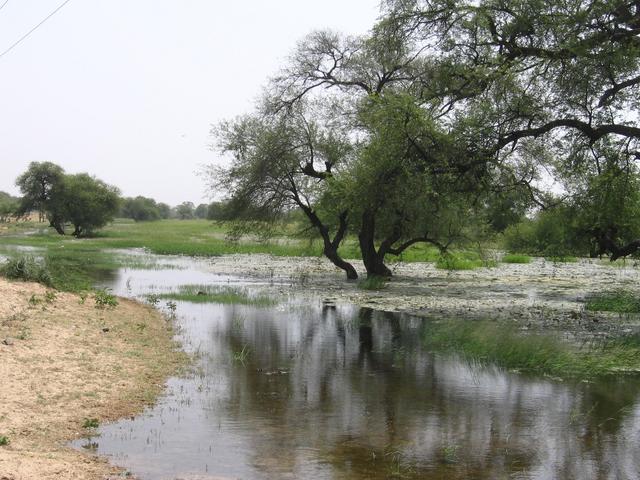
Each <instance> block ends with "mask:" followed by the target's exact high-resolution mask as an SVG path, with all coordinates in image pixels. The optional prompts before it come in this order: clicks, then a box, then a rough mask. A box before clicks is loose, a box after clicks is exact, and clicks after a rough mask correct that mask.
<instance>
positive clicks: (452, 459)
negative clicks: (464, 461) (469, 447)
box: [442, 443, 459, 464]
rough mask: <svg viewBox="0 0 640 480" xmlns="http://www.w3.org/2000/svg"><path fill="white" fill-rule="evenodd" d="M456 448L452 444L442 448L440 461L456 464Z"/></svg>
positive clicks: (456, 446)
mask: <svg viewBox="0 0 640 480" xmlns="http://www.w3.org/2000/svg"><path fill="white" fill-rule="evenodd" d="M458 448H459V447H458V445H456V444H454V443H451V444H449V445H445V446H444V447H442V461H443V462H444V463H448V464H454V463H458V461H459V459H458Z"/></svg>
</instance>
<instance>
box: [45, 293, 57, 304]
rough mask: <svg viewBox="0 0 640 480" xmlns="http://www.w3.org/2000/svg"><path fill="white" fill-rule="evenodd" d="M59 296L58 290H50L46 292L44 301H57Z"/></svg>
mask: <svg viewBox="0 0 640 480" xmlns="http://www.w3.org/2000/svg"><path fill="white" fill-rule="evenodd" d="M57 296H58V295H57V294H56V292H54V291H53V290H49V291H48V292H46V293H45V294H44V301H45V302H47V303H53V302H55V300H56V297H57Z"/></svg>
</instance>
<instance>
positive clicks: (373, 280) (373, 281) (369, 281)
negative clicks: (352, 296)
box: [358, 275, 387, 290]
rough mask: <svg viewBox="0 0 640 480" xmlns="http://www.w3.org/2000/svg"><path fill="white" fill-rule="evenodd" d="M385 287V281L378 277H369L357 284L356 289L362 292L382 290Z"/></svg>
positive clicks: (383, 278)
mask: <svg viewBox="0 0 640 480" xmlns="http://www.w3.org/2000/svg"><path fill="white" fill-rule="evenodd" d="M386 286H387V279H386V278H385V277H381V276H379V275H371V276H368V277H366V278H364V279H362V280H360V281H359V282H358V288H360V289H362V290H382V289H383V288H385V287H386Z"/></svg>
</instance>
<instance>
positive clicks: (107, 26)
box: [0, 0, 379, 205]
mask: <svg viewBox="0 0 640 480" xmlns="http://www.w3.org/2000/svg"><path fill="white" fill-rule="evenodd" d="M62 1H63V0H8V2H7V3H6V5H5V6H4V7H3V8H2V9H1V10H0V52H2V51H4V50H5V49H6V48H8V47H9V46H11V45H12V44H13V43H14V42H15V41H16V40H18V39H19V38H20V37H21V36H22V35H24V34H25V33H26V32H28V31H29V30H30V29H31V28H33V27H34V26H35V25H37V24H38V23H39V22H40V21H41V20H42V19H44V18H45V17H46V16H47V15H48V14H49V13H51V12H52V11H53V10H55V8H56V7H58V6H59V5H60V4H61V3H62ZM3 3H4V0H0V5H2V4H3ZM378 5H379V0H323V1H315V0H314V1H311V0H270V1H266V0H262V1H259V0H240V1H235V2H233V1H215V0H209V1H205V0H173V1H165V0H71V1H70V2H69V3H68V4H66V5H65V6H64V7H63V8H62V9H61V10H60V11H59V12H58V13H57V14H56V15H54V16H53V17H51V18H50V19H49V20H48V21H47V22H46V23H44V24H43V25H42V26H41V27H40V28H38V29H37V30H36V31H35V32H34V33H33V34H32V35H31V36H29V37H28V38H27V39H26V40H24V41H23V42H22V43H21V44H19V45H18V46H17V47H15V48H14V49H13V50H12V51H10V52H9V53H7V54H6V55H4V56H3V57H1V58H0V167H1V168H0V190H3V191H7V192H10V193H12V194H17V193H18V191H17V190H16V188H15V186H14V181H15V178H16V177H17V176H18V175H19V174H20V173H22V172H23V171H24V170H25V169H26V168H27V166H28V164H29V162H32V161H50V162H54V163H57V164H58V165H60V166H62V167H63V168H64V169H65V170H66V171H67V172H69V173H78V172H88V173H90V174H92V175H95V176H97V177H98V178H100V179H102V180H104V181H106V182H107V183H110V184H112V185H116V186H117V187H119V188H120V189H121V191H122V193H123V195H125V196H135V195H144V196H149V197H153V198H155V199H157V200H159V201H163V202H167V203H169V204H172V205H175V204H178V203H180V202H182V201H185V200H189V201H192V202H194V203H196V204H198V203H202V202H205V201H208V197H207V195H208V193H207V192H206V191H205V187H204V183H203V181H202V180H201V179H200V178H198V177H197V176H196V174H195V172H196V171H197V170H198V168H199V165H202V164H206V163H211V162H214V161H216V159H217V158H218V155H217V154H216V153H215V152H212V151H211V150H210V149H209V147H208V145H209V144H210V143H211V138H210V136H209V129H210V127H211V124H213V123H216V122H218V121H219V120H221V119H224V118H229V117H234V116H236V115H239V114H242V113H246V112H248V111H250V110H251V108H252V103H253V101H254V99H255V98H256V97H257V96H258V94H259V93H260V91H261V87H262V86H263V85H264V84H265V82H266V80H267V78H268V77H269V76H271V75H272V74H274V73H275V72H276V70H277V69H278V67H279V66H280V65H282V63H283V61H284V59H285V58H286V56H287V55H288V54H289V53H290V52H291V50H292V49H293V48H294V46H295V44H296V42H297V41H298V40H299V39H300V38H302V37H303V36H304V35H306V34H307V33H309V32H310V31H312V30H316V29H322V28H331V29H334V30H339V31H342V32H346V33H350V34H358V33H365V32H366V31H367V30H368V29H369V28H370V27H371V26H372V25H373V23H374V21H375V19H376V18H377V16H378Z"/></svg>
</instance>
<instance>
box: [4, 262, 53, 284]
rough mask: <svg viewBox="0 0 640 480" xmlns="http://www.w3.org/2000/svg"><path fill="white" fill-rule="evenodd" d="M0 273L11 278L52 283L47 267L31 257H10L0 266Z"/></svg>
mask: <svg viewBox="0 0 640 480" xmlns="http://www.w3.org/2000/svg"><path fill="white" fill-rule="evenodd" d="M0 274H1V275H3V276H4V277H6V278H10V279H13V280H24V281H25V282H38V283H42V284H44V285H47V286H51V285H52V281H51V275H50V273H49V271H48V270H47V268H46V267H45V266H43V265H42V264H40V263H39V262H37V261H36V260H35V259H34V258H33V257H19V258H10V259H9V260H7V261H6V262H5V264H4V265H2V267H0Z"/></svg>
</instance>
